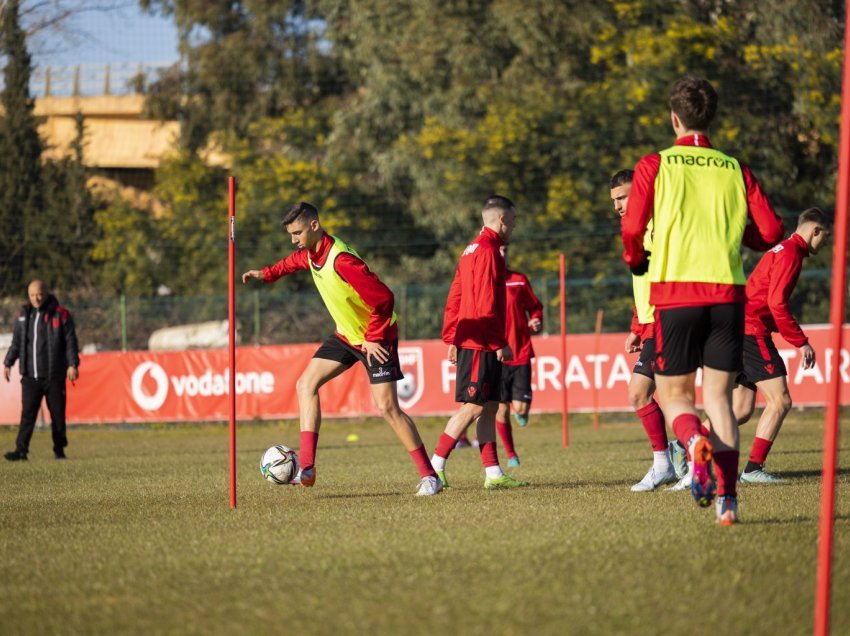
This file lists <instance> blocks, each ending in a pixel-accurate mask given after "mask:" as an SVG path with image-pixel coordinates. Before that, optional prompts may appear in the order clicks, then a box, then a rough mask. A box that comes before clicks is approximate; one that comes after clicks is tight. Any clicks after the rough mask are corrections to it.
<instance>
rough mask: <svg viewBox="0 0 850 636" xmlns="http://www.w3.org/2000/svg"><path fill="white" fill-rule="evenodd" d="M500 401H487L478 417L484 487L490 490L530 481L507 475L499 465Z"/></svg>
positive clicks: (511, 486) (525, 484)
mask: <svg viewBox="0 0 850 636" xmlns="http://www.w3.org/2000/svg"><path fill="white" fill-rule="evenodd" d="M499 406H500V404H499V402H487V403H486V404H485V405H484V409H483V410H482V411H481V417H479V418H478V424H477V427H476V428H477V432H478V450H479V451H480V452H481V463H482V464H483V466H484V474H485V478H484V487H485V488H487V489H488V490H497V489H503V488H517V487H520V486H527V485H528V482H525V481H519V480H517V479H514V478H513V477H511V476H510V475H506V474H505V473H504V472H503V471H502V467H501V466H499V456H498V452H497V449H496V412H497V411H498V409H499Z"/></svg>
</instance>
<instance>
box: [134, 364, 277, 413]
mask: <svg viewBox="0 0 850 636" xmlns="http://www.w3.org/2000/svg"><path fill="white" fill-rule="evenodd" d="M148 378H150V379H148ZM274 384H275V381H274V374H272V373H270V372H268V371H259V372H258V371H247V372H245V373H237V374H236V395H243V394H246V393H247V394H255V395H270V394H272V393H274ZM152 385H155V389H154V390H153V393H150V392H149V391H150V389H151V386H152ZM172 390H173V391H174V395H176V396H177V399H178V400H182V399H186V398H208V397H219V396H222V395H227V394H228V393H230V369H224V370H223V371H222V372H221V373H216V372H214V371H213V370H212V369H204V371H203V373H201V374H200V375H196V374H194V373H187V374H184V375H168V374H167V373H166V372H165V369H163V368H162V367H161V366H159V365H158V364H157V363H156V362H151V361H147V362H142V363H141V364H139V366H137V367H136V369H135V370H134V371H133V375H132V376H131V378H130V392H131V394H132V396H133V400H134V401H135V402H136V404H138V405H139V407H140V408H142V409H144V410H145V411H157V410H159V409H160V408H161V407H162V405H163V404H165V400H166V399H168V394H169V392H170V391H172Z"/></svg>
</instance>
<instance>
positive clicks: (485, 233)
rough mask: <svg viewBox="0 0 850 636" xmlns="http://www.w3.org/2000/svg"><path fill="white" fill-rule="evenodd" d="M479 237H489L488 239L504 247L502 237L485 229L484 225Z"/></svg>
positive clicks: (487, 228)
mask: <svg viewBox="0 0 850 636" xmlns="http://www.w3.org/2000/svg"><path fill="white" fill-rule="evenodd" d="M481 236H487V237H489V238H491V239H493V240H494V241H496V242H497V243H498V244H499V245H500V246H502V245H504V244H505V242H504V241H503V240H502V237H501V236H499V234H498V233H497V232H495V231H493V230H491V229H490V228H489V227H487V226H486V225H485V226H484V227H482V228H481Z"/></svg>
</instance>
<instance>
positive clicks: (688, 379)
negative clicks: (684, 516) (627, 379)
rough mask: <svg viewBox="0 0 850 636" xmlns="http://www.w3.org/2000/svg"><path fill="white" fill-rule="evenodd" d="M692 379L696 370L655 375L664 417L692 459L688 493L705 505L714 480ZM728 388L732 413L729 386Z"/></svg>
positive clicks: (707, 503) (710, 449) (707, 504)
mask: <svg viewBox="0 0 850 636" xmlns="http://www.w3.org/2000/svg"><path fill="white" fill-rule="evenodd" d="M695 382H696V371H692V372H691V373H687V374H684V375H656V376H655V383H656V386H657V389H658V398H659V402H660V403H661V408H662V410H663V412H664V418H665V419H666V420H667V421H668V422H670V425H671V427H672V428H673V432H674V433H675V434H676V437H677V438H678V439H679V441H680V442H681V443H682V445H683V446H685V447H686V448H687V449H688V451H689V453H690V455H691V458H692V461H693V471H692V474H693V477H692V480H691V493H692V494H693V496H694V499H695V500H696V501H697V503H698V504H699V505H700V506H703V507H705V506H709V505H711V502H712V500H713V499H714V480H713V479H712V477H711V461H712V446H711V442H710V441H709V440H708V438H706V437H705V435H703V434H702V430H701V428H700V420H699V416H698V415H697V410H696V407H695V403H696V395H695V389H694V387H695ZM704 382H705V380H704ZM729 391H730V395H729V398H728V401H729V403H730V406H729V411H730V413H731V411H732V407H731V387H730V389H729ZM706 401H708V398H706Z"/></svg>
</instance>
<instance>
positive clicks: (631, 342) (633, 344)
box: [626, 332, 643, 353]
mask: <svg viewBox="0 0 850 636" xmlns="http://www.w3.org/2000/svg"><path fill="white" fill-rule="evenodd" d="M641 349H643V343H642V342H641V341H640V336H639V335H637V334H636V333H631V332H630V333H629V335H628V336H626V353H637V352H638V351H640V350H641Z"/></svg>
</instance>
